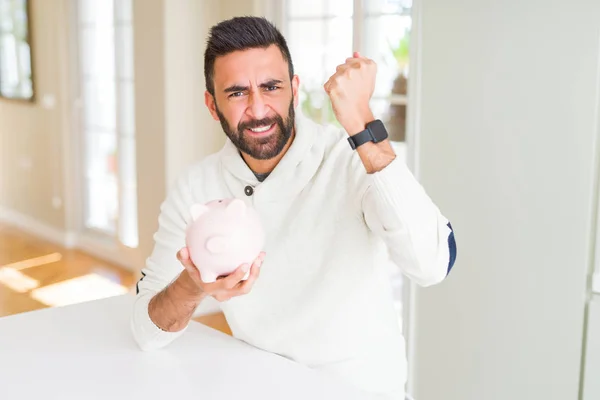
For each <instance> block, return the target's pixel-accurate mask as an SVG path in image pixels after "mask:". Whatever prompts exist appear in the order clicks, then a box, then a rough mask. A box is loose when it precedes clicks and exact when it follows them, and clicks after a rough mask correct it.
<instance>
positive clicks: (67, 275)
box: [0, 224, 231, 334]
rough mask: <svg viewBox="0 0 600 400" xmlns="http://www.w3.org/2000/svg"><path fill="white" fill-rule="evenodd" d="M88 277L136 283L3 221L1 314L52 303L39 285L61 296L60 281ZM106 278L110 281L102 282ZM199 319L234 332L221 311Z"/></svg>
mask: <svg viewBox="0 0 600 400" xmlns="http://www.w3.org/2000/svg"><path fill="white" fill-rule="evenodd" d="M78 278H79V279H78ZM91 278H93V279H91ZM84 280H85V281H86V282H88V283H87V284H88V285H94V282H98V290H100V291H101V290H102V288H103V287H105V286H106V287H107V289H106V290H109V288H110V287H111V286H110V285H112V286H114V287H119V285H120V286H123V287H125V288H132V287H133V286H134V285H135V283H136V277H135V276H134V274H132V273H131V272H129V271H126V270H124V269H122V268H120V267H118V266H114V265H111V264H110V263H107V262H106V261H102V260H99V259H97V258H94V257H92V256H90V255H88V254H86V253H83V252H81V251H79V250H73V249H65V248H63V247H60V246H57V245H55V244H52V243H48V242H46V241H44V240H40V239H38V238H37V237H35V236H32V235H29V234H27V233H25V232H22V231H20V230H18V229H15V228H13V227H11V226H7V225H2V224H0V317H4V316H8V315H13V314H18V313H22V312H26V311H33V310H38V309H42V308H47V307H51V306H52V305H53V302H52V301H49V300H47V299H48V298H49V297H48V295H47V294H46V297H43V296H41V295H40V292H42V291H43V290H38V289H44V288H53V289H56V290H53V291H52V294H53V296H54V297H58V298H61V293H60V290H61V289H60V287H57V285H56V284H59V283H67V284H68V283H69V282H78V281H84ZM102 282H107V285H100V283H102ZM52 285H54V286H52ZM62 286H65V288H64V291H67V290H69V289H67V286H68V285H62ZM72 287H73V283H71V288H72ZM46 292H48V290H46ZM64 295H65V293H63V296H62V298H64V297H65V296H64ZM100 295H102V293H100ZM36 298H38V299H37V300H36ZM40 298H42V299H45V301H46V303H44V302H43V301H40V300H39V299H40ZM62 301H65V300H64V299H62ZM72 301H73V300H72ZM54 304H55V303H54ZM196 320H197V321H198V322H201V323H203V324H205V325H208V326H211V327H213V328H215V329H218V330H220V331H221V332H225V333H227V334H231V331H230V329H229V326H228V325H227V322H226V320H225V317H224V316H223V314H221V313H219V314H213V315H207V316H203V317H199V318H197V319H196Z"/></svg>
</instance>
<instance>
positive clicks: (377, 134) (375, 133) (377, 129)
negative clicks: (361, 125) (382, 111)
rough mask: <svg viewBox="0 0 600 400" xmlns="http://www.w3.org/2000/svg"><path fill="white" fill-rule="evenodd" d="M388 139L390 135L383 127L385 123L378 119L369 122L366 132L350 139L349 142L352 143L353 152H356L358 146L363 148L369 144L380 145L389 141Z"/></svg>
mask: <svg viewBox="0 0 600 400" xmlns="http://www.w3.org/2000/svg"><path fill="white" fill-rule="evenodd" d="M387 137H388V133H387V130H386V129H385V126H384V125H383V122H381V121H380V120H378V119H376V120H375V121H371V122H369V123H368V124H367V127H366V129H365V130H364V131H362V132H359V133H357V134H356V135H352V136H350V137H349V138H348V142H349V143H350V147H352V150H355V149H356V148H357V147H358V146H361V145H363V144H365V143H367V142H373V143H379V142H381V141H383V140H385V139H387Z"/></svg>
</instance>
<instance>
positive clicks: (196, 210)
mask: <svg viewBox="0 0 600 400" xmlns="http://www.w3.org/2000/svg"><path fill="white" fill-rule="evenodd" d="M207 211H208V207H206V206H205V205H204V204H194V205H193V206H192V207H191V208H190V213H191V214H192V221H195V220H197V219H198V217H200V216H201V215H202V214H204V213H205V212H207Z"/></svg>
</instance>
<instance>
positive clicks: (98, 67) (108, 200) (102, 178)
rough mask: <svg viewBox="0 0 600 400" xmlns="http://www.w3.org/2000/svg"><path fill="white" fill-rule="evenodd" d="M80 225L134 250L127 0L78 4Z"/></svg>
mask: <svg viewBox="0 0 600 400" xmlns="http://www.w3.org/2000/svg"><path fill="white" fill-rule="evenodd" d="M77 6H78V7H77V34H78V55H79V57H78V63H79V75H80V76H79V98H80V103H81V108H80V110H81V115H80V117H79V120H80V133H81V141H82V147H81V150H82V157H81V160H80V162H81V164H82V165H81V166H82V171H81V178H82V189H83V193H82V195H83V204H82V206H83V207H82V212H83V218H82V220H83V221H82V223H83V225H84V229H85V231H86V232H87V233H91V234H93V235H95V237H102V238H104V239H107V240H105V242H109V243H112V244H114V245H116V246H117V247H118V248H120V249H121V250H122V251H125V252H126V251H127V249H135V248H137V246H138V228H137V195H136V165H135V159H136V154H135V126H134V121H135V118H134V116H135V114H134V76H133V26H132V0H103V1H98V0H77Z"/></svg>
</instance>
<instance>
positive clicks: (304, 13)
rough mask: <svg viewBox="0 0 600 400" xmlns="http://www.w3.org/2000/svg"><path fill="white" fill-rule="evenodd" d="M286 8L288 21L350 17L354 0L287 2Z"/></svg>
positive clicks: (294, 0) (296, 0)
mask: <svg viewBox="0 0 600 400" xmlns="http://www.w3.org/2000/svg"><path fill="white" fill-rule="evenodd" d="M286 7H287V12H288V17H289V18H290V19H293V18H306V17H311V18H321V17H323V16H338V17H351V16H352V14H353V10H354V0H304V1H298V0H288V1H287V3H286Z"/></svg>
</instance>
